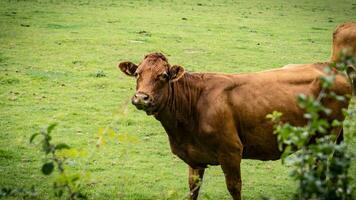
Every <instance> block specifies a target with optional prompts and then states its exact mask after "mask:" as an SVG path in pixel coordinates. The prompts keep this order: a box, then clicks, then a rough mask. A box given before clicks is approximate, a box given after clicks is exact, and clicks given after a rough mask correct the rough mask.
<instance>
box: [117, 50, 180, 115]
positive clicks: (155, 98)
mask: <svg viewBox="0 0 356 200" xmlns="http://www.w3.org/2000/svg"><path fill="white" fill-rule="evenodd" d="M118 67H119V68H120V70H121V71H122V72H123V73H125V74H126V75H128V76H132V77H136V93H135V95H134V96H133V97H132V104H134V105H135V106H136V107H137V108H138V109H140V110H144V111H146V113H147V114H148V115H151V114H155V113H156V112H157V111H158V110H159V108H160V106H162V104H163V103H165V102H166V100H167V97H168V95H169V94H168V92H169V85H170V83H172V82H175V81H177V80H178V79H180V78H181V77H182V76H183V74H184V68H183V67H181V66H177V65H174V66H170V64H169V63H168V60H167V58H166V57H165V56H164V55H163V54H161V53H151V54H148V55H146V56H145V58H144V59H143V61H142V62H141V63H140V64H139V65H138V66H137V65H135V64H134V63H132V62H122V63H120V64H119V66H118Z"/></svg>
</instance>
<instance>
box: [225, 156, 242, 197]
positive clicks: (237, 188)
mask: <svg viewBox="0 0 356 200" xmlns="http://www.w3.org/2000/svg"><path fill="white" fill-rule="evenodd" d="M241 157H242V154H241V153H240V151H238V152H235V153H227V154H223V155H221V157H220V165H221V168H222V170H223V172H224V174H225V181H226V186H227V189H228V190H229V192H230V194H231V196H232V198H233V199H234V200H240V199H241V185H242V183H241V173H240V163H241Z"/></svg>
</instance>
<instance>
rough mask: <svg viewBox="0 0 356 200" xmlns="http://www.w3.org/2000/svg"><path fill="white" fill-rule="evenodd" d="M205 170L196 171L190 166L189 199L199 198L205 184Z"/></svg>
mask: <svg viewBox="0 0 356 200" xmlns="http://www.w3.org/2000/svg"><path fill="white" fill-rule="evenodd" d="M204 170H205V169H204V168H199V169H194V168H192V167H190V166H189V189H190V193H189V199H191V200H196V199H197V198H198V194H199V189H200V186H201V184H202V182H203V176H204Z"/></svg>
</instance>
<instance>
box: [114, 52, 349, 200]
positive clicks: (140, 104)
mask: <svg viewBox="0 0 356 200" xmlns="http://www.w3.org/2000/svg"><path fill="white" fill-rule="evenodd" d="M327 65H328V64H327V63H317V64H310V65H302V66H299V67H290V68H281V69H276V70H270V71H265V72H258V73H246V74H218V73H188V72H185V71H184V68H183V67H181V66H177V65H173V66H171V65H170V64H169V63H168V60H167V58H166V57H165V56H164V55H162V54H160V53H152V54H149V55H147V56H145V58H144V60H143V61H142V62H141V63H140V64H139V65H135V64H134V63H131V62H122V63H120V64H119V68H120V70H121V71H122V72H124V73H125V74H126V75H129V76H133V77H136V81H137V86H136V93H135V95H134V96H133V97H132V103H133V104H134V105H135V106H136V107H137V108H138V109H142V110H144V111H146V113H147V114H148V115H153V116H154V117H155V118H156V119H157V120H159V121H160V122H161V124H162V126H163V127H164V129H165V130H166V132H167V134H168V137H169V142H170V146H171V150H172V152H173V153H174V154H176V155H177V156H178V157H179V158H181V159H182V160H183V161H184V162H186V163H187V164H188V166H189V187H190V191H191V193H190V198H191V199H197V197H198V193H199V186H198V184H197V182H196V181H195V180H196V179H195V177H196V176H198V177H200V179H202V178H203V174H204V169H205V168H206V167H207V166H208V165H221V168H222V170H223V172H224V174H225V178H226V185H227V188H228V190H229V192H230V194H231V196H232V197H233V199H241V174H240V163H241V159H242V158H247V159H257V160H276V159H279V158H280V156H281V152H280V151H279V149H278V145H277V140H276V136H275V135H274V134H273V124H272V123H271V121H270V120H269V119H266V115H267V114H269V113H271V112H273V111H279V112H282V113H283V120H284V121H288V122H290V123H291V124H293V125H304V124H305V123H306V120H305V119H304V118H303V110H301V109H300V108H299V107H298V105H297V102H296V96H297V95H298V94H300V93H304V94H306V95H311V96H316V95H318V93H319V92H320V82H319V80H320V79H319V78H320V76H321V75H323V74H324V72H323V68H324V67H325V66H327ZM332 90H333V91H334V92H335V93H336V94H338V95H344V96H347V95H349V94H351V86H350V84H349V83H348V80H347V78H346V77H345V76H344V75H343V74H338V75H337V76H336V80H335V86H334V87H333V89H332ZM348 102H349V100H346V101H344V102H338V101H328V102H326V104H327V106H328V107H329V108H331V109H332V111H333V112H332V114H331V115H330V116H328V120H332V119H338V120H343V119H344V117H343V114H342V112H341V110H342V108H347V107H348Z"/></svg>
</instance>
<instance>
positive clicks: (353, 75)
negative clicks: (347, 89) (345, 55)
mask: <svg viewBox="0 0 356 200" xmlns="http://www.w3.org/2000/svg"><path fill="white" fill-rule="evenodd" d="M346 73H347V76H348V77H349V80H350V83H351V87H352V95H356V67H355V66H353V65H349V66H348V67H347V70H346Z"/></svg>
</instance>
